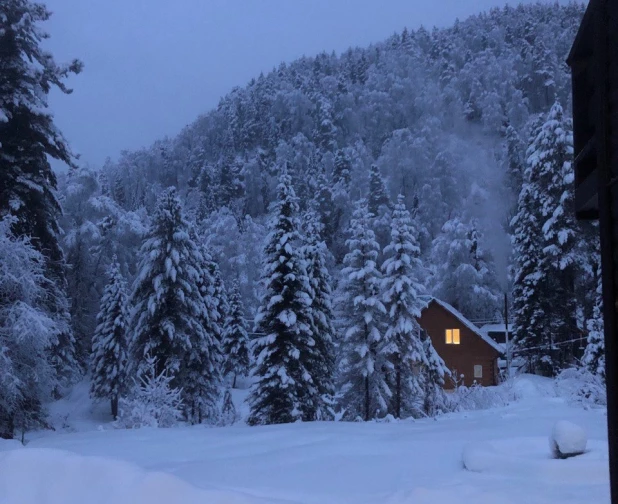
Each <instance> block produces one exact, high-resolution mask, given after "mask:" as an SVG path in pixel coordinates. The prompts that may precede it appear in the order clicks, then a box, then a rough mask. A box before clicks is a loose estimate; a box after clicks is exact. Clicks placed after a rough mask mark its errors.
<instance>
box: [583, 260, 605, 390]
mask: <svg viewBox="0 0 618 504" xmlns="http://www.w3.org/2000/svg"><path fill="white" fill-rule="evenodd" d="M599 269H600V268H597V271H596V277H597V288H596V296H595V298H596V299H595V304H594V309H593V312H592V318H591V319H590V320H588V322H587V324H586V325H587V329H588V342H587V344H586V350H585V351H584V356H583V358H582V363H583V364H584V366H586V368H587V369H588V370H589V371H590V372H591V373H593V374H596V375H598V376H600V377H601V378H602V379H603V380H605V334H604V331H603V327H604V324H603V289H602V282H601V275H600V271H599Z"/></svg>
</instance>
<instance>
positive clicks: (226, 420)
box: [219, 390, 240, 426]
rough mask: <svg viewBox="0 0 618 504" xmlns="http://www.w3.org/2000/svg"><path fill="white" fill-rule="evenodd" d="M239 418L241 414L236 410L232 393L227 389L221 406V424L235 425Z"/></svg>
mask: <svg viewBox="0 0 618 504" xmlns="http://www.w3.org/2000/svg"><path fill="white" fill-rule="evenodd" d="M239 418H240V415H239V414H238V413H237V412H236V407H235V406H234V401H233V400H232V394H231V392H230V391H229V390H226V391H225V394H224V395H223V406H222V407H221V415H220V416H219V425H222V426H225V425H233V424H234V423H236V422H237V421H238V420H239Z"/></svg>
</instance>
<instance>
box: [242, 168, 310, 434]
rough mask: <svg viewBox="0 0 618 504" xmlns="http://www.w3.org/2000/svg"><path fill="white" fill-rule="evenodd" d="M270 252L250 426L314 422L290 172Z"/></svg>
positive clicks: (306, 303) (305, 282)
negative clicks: (262, 334) (304, 421)
mask: <svg viewBox="0 0 618 504" xmlns="http://www.w3.org/2000/svg"><path fill="white" fill-rule="evenodd" d="M277 192H278V201H277V203H276V205H275V207H274V209H273V217H272V218H271V221H270V224H269V227H270V233H269V234H268V237H267V238H266V248H265V251H264V255H265V264H264V271H263V281H264V292H265V294H264V300H263V303H262V305H261V306H260V308H259V310H258V313H257V315H256V318H255V327H256V332H262V333H264V336H261V337H259V338H257V339H255V340H254V344H253V352H254V358H255V363H256V364H255V369H254V370H253V374H254V376H256V378H257V380H256V382H255V384H254V386H253V387H252V389H251V393H250V395H249V398H248V402H249V405H250V407H251V413H250V415H249V418H248V423H249V424H250V425H257V424H274V423H288V422H294V421H297V420H301V419H302V420H307V419H309V420H313V418H307V416H308V415H307V413H310V412H313V411H315V410H316V405H317V404H319V402H320V396H319V390H318V388H317V387H316V385H315V384H314V381H313V376H311V374H310V370H309V369H308V368H307V366H306V364H307V362H308V359H313V358H314V353H315V341H314V339H313V332H312V325H313V321H312V317H311V311H310V306H311V294H310V292H311V286H310V285H309V278H308V277H307V270H306V264H305V262H304V260H303V258H302V256H301V254H300V245H301V243H300V241H301V240H300V235H299V231H298V228H299V222H298V217H297V214H298V203H297V202H296V196H295V194H294V189H293V188H292V180H291V177H290V176H289V175H288V174H287V172H286V171H284V172H283V173H282V174H281V176H280V180H279V185H278V186H277Z"/></svg>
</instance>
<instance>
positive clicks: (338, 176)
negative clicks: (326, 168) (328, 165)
mask: <svg viewBox="0 0 618 504" xmlns="http://www.w3.org/2000/svg"><path fill="white" fill-rule="evenodd" d="M351 181H352V162H351V161H350V157H349V156H348V155H347V153H346V152H345V151H344V150H343V149H339V150H338V151H337V154H336V155H335V166H334V168H333V183H334V184H335V185H338V186H339V187H340V188H341V189H343V190H345V191H349V189H350V182H351Z"/></svg>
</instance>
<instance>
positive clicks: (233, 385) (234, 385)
mask: <svg viewBox="0 0 618 504" xmlns="http://www.w3.org/2000/svg"><path fill="white" fill-rule="evenodd" d="M232 388H236V373H234V381H233V382H232Z"/></svg>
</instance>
